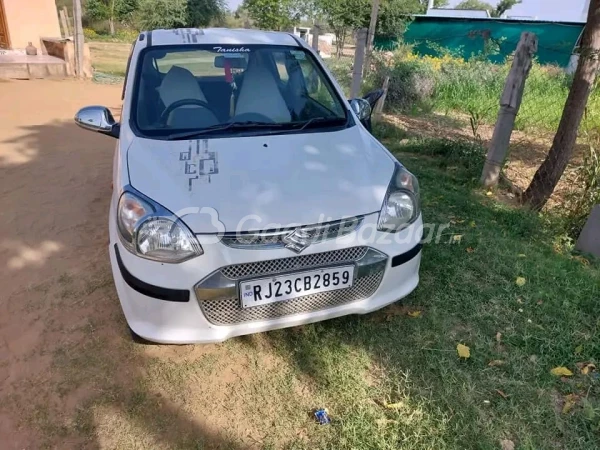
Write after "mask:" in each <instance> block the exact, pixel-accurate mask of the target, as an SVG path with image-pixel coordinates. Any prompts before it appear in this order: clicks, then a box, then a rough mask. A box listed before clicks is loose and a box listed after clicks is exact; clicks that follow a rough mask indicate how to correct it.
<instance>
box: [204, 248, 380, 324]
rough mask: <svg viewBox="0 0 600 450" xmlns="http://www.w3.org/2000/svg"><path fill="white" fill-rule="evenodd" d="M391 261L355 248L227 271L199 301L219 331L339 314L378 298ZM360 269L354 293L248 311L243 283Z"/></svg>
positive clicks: (212, 280) (216, 277) (326, 294)
mask: <svg viewBox="0 0 600 450" xmlns="http://www.w3.org/2000/svg"><path fill="white" fill-rule="evenodd" d="M386 262H387V256H386V255H384V254H383V253H381V252H378V251H376V250H373V249H370V248H369V247H351V248H345V249H340V250H333V251H329V252H323V253H313V254H311V255H301V256H292V257H289V258H281V259H273V260H269V261H257V262H252V263H244V264H234V265H231V266H226V267H223V268H221V269H220V270H218V271H217V272H215V273H213V274H212V275H211V276H210V277H208V278H206V279H204V280H203V281H201V282H200V283H199V284H198V285H197V286H196V296H197V298H198V301H199V303H200V307H201V309H202V312H203V313H204V315H205V317H206V319H207V320H208V321H209V322H211V323H212V324H214V325H235V324H240V323H244V322H252V321H261V320H269V319H274V318H278V317H282V316H288V315H291V314H298V313H304V312H310V311H318V310H322V309H327V308H333V307H335V306H339V305H342V304H345V303H350V302H354V301H357V300H363V299H365V298H368V297H370V296H372V295H373V294H374V293H375V291H376V290H377V288H378V287H379V284H380V283H381V280H382V278H383V274H384V272H385V267H386ZM344 263H346V264H348V263H350V264H356V269H355V273H356V275H355V279H354V284H353V286H352V287H349V288H346V289H340V290H337V291H329V292H321V293H318V294H311V295H305V296H303V297H298V298H294V299H290V300H284V301H281V302H276V303H270V304H268V305H259V306H253V307H251V308H242V306H241V302H240V300H239V297H238V289H237V282H238V281H240V280H244V279H248V278H261V277H264V276H269V275H278V274H283V273H290V272H296V271H303V270H307V269H316V268H322V267H331V266H339V265H343V264H344Z"/></svg>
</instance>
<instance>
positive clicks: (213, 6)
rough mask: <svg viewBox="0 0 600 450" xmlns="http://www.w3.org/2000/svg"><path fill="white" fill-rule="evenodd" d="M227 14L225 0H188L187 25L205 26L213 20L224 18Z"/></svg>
mask: <svg viewBox="0 0 600 450" xmlns="http://www.w3.org/2000/svg"><path fill="white" fill-rule="evenodd" d="M224 15H225V2H224V1H223V0H188V1H187V24H186V25H187V26H189V27H194V28H197V27H205V26H207V25H209V24H210V23H211V22H212V21H216V20H222V19H223V18H224Z"/></svg>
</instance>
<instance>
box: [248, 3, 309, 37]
mask: <svg viewBox="0 0 600 450" xmlns="http://www.w3.org/2000/svg"><path fill="white" fill-rule="evenodd" d="M243 6H244V9H246V10H247V11H248V15H249V16H250V18H251V19H252V20H253V21H254V23H255V24H256V26H258V28H261V29H263V30H283V29H285V28H289V27H291V26H293V25H294V24H296V23H298V22H299V21H300V17H301V8H300V5H299V3H298V2H296V1H295V0H244V3H243Z"/></svg>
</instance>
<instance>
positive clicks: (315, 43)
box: [312, 23, 321, 53]
mask: <svg viewBox="0 0 600 450" xmlns="http://www.w3.org/2000/svg"><path fill="white" fill-rule="evenodd" d="M312 32H313V36H312V48H313V49H314V51H315V52H317V53H319V34H320V33H321V27H320V26H319V25H318V24H316V23H315V24H314V25H313V29H312Z"/></svg>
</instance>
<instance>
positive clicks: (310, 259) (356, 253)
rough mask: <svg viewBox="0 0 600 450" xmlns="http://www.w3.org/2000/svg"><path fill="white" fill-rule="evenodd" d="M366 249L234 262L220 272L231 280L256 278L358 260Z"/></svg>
mask: <svg viewBox="0 0 600 450" xmlns="http://www.w3.org/2000/svg"><path fill="white" fill-rule="evenodd" d="M368 250H369V247H350V248H344V249H341V250H333V251H330V252H324V253H312V254H310V255H301V256H292V257H289V258H280V259H270V260H267V261H257V262H251V263H244V264H234V265H232V266H227V267H223V268H222V269H221V273H222V274H223V275H225V276H226V277H227V278H230V279H232V280H240V279H243V278H247V277H252V278H256V277H259V276H261V275H272V274H277V273H285V272H291V271H295V270H300V269H314V268H317V267H322V266H330V265H337V264H338V263H343V262H354V261H358V260H359V259H361V258H362V257H363V256H365V254H366V253H367V251H368Z"/></svg>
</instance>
